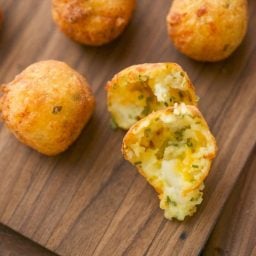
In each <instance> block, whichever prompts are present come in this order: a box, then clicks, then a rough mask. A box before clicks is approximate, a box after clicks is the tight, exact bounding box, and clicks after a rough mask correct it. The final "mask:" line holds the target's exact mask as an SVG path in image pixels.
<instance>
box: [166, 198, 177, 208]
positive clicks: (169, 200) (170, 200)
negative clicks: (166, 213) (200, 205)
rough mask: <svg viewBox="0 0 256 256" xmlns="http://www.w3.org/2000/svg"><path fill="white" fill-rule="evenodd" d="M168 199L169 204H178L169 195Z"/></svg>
mask: <svg viewBox="0 0 256 256" xmlns="http://www.w3.org/2000/svg"><path fill="white" fill-rule="evenodd" d="M166 201H167V203H168V204H171V205H173V206H177V203H176V202H175V201H173V200H172V199H171V198H170V197H169V196H167V197H166Z"/></svg>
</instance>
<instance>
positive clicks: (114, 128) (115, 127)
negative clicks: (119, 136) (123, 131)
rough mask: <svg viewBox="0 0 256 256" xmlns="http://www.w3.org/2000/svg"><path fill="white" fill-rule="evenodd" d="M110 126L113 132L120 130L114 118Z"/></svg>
mask: <svg viewBox="0 0 256 256" xmlns="http://www.w3.org/2000/svg"><path fill="white" fill-rule="evenodd" d="M110 126H111V128H112V129H113V130H116V129H117V128H118V126H117V124H116V122H115V120H114V119H113V117H112V118H111V119H110Z"/></svg>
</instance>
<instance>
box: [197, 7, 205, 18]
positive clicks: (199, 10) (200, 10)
mask: <svg viewBox="0 0 256 256" xmlns="http://www.w3.org/2000/svg"><path fill="white" fill-rule="evenodd" d="M206 13H207V8H206V7H205V6H202V7H200V8H199V9H198V10H197V12H196V15H197V17H202V16H203V15H205V14H206Z"/></svg>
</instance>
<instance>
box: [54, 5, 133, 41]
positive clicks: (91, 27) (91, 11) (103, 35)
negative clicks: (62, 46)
mask: <svg viewBox="0 0 256 256" xmlns="http://www.w3.org/2000/svg"><path fill="white" fill-rule="evenodd" d="M134 7H135V0H87V1H83V0H69V1H67V0H52V15H53V19H54V20H55V22H56V23H57V24H58V26H59V27H60V29H61V30H62V31H63V32H64V33H65V34H66V35H67V36H69V37H70V38H72V39H73V40H75V41H77V42H79V43H82V44H86V45H93V46H99V45H103V44H106V43H109V42H111V41H112V40H114V39H115V38H117V37H118V36H119V35H120V34H121V33H122V32H123V30H124V29H125V27H126V26H127V24H128V23H129V21H130V19H131V16H132V13H133V10H134Z"/></svg>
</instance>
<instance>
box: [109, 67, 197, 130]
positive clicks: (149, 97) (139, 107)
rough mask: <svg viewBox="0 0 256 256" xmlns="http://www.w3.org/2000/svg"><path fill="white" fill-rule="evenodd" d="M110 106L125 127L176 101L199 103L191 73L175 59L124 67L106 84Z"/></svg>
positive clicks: (115, 118)
mask: <svg viewBox="0 0 256 256" xmlns="http://www.w3.org/2000/svg"><path fill="white" fill-rule="evenodd" d="M107 101H108V110H109V112H110V113H111V115H112V119H113V121H114V122H115V123H116V125H117V126H119V127H121V128H123V129H129V128H130V127H131V126H132V125H133V124H134V123H135V122H137V121H138V120H140V119H141V118H143V117H145V116H146V115H148V114H149V113H151V112H152V111H156V110H159V109H163V108H166V107H168V106H173V105H174V103H175V102H184V103H186V104H189V105H196V104H197V96H196V94H195V90H194V87H193V85H192V83H191V82H190V79H189V77H188V76H187V74H186V73H185V72H184V70H183V69H182V68H181V67H180V66H179V65H177V64H175V63H156V64H141V65H135V66H131V67H129V68H126V69H124V70H123V71H121V72H120V73H118V74H117V75H115V76H114V78H113V79H112V80H111V81H110V82H108V84H107Z"/></svg>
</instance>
